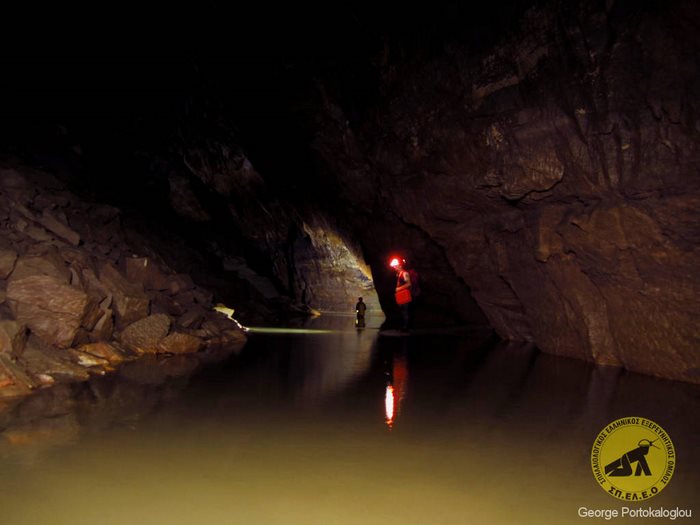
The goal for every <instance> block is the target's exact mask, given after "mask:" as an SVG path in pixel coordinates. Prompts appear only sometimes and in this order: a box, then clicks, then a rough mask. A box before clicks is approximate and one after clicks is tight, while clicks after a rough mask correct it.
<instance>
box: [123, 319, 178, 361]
mask: <svg viewBox="0 0 700 525" xmlns="http://www.w3.org/2000/svg"><path fill="white" fill-rule="evenodd" d="M168 330H170V318H169V317H168V316H167V315H165V314H156V315H149V316H148V317H145V318H143V319H140V320H139V321H136V322H134V323H131V324H130V325H129V326H127V327H126V328H125V329H124V330H123V331H122V333H121V335H120V340H121V342H122V343H123V344H124V345H126V346H127V347H129V348H132V349H134V350H137V351H139V352H157V351H158V343H159V342H160V340H161V339H163V338H164V337H165V336H166V335H168Z"/></svg>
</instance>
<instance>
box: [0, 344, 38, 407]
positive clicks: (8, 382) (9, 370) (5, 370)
mask: <svg viewBox="0 0 700 525" xmlns="http://www.w3.org/2000/svg"><path fill="white" fill-rule="evenodd" d="M41 384H42V383H41V381H40V380H37V379H35V378H33V377H31V376H30V375H29V374H27V372H26V370H25V369H24V367H23V366H21V365H20V364H18V363H16V362H15V361H14V360H13V359H12V358H11V357H10V356H9V355H8V354H3V353H0V398H3V397H15V396H22V395H26V394H28V393H29V392H31V391H32V390H33V389H34V388H36V387H38V386H41Z"/></svg>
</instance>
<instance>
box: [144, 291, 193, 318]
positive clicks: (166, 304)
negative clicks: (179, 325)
mask: <svg viewBox="0 0 700 525" xmlns="http://www.w3.org/2000/svg"><path fill="white" fill-rule="evenodd" d="M185 311H186V309H185V307H184V306H182V305H181V304H180V303H179V302H178V301H177V297H171V296H169V295H166V294H164V293H161V292H156V293H155V294H154V296H153V300H152V301H151V313H165V314H168V315H169V316H171V317H174V318H179V317H180V316H181V315H182V314H183V313H184V312H185Z"/></svg>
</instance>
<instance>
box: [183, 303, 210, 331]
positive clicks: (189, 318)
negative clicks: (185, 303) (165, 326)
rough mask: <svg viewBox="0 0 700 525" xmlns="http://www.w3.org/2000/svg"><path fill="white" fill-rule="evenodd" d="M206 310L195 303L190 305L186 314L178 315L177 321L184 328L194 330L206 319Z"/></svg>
mask: <svg viewBox="0 0 700 525" xmlns="http://www.w3.org/2000/svg"><path fill="white" fill-rule="evenodd" d="M205 314H206V311H205V310H204V309H203V308H201V307H198V306H197V305H193V306H192V307H190V309H189V310H187V311H186V312H185V313H184V314H182V315H181V316H180V317H178V318H177V319H176V320H175V322H176V324H177V325H178V326H181V327H182V328H191V329H193V330H196V329H198V328H199V327H200V326H201V325H202V321H204V317H205Z"/></svg>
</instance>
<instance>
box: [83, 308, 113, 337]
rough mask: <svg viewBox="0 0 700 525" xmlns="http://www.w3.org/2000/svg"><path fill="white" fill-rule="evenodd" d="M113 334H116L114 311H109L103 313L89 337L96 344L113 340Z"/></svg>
mask: <svg viewBox="0 0 700 525" xmlns="http://www.w3.org/2000/svg"><path fill="white" fill-rule="evenodd" d="M112 332H114V316H113V315H112V310H111V309H107V310H103V311H102V316H101V317H100V319H99V320H98V321H97V323H95V326H94V328H93V329H92V331H91V332H90V333H89V334H88V337H89V339H90V341H92V342H94V343H97V342H100V341H109V340H110V339H111V338H112Z"/></svg>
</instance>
